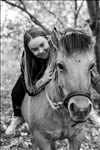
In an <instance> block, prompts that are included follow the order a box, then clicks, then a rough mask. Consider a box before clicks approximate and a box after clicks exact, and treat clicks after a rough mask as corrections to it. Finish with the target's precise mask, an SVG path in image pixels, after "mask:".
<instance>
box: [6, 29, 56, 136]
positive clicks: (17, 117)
mask: <svg viewBox="0 0 100 150" xmlns="http://www.w3.org/2000/svg"><path fill="white" fill-rule="evenodd" d="M24 49H25V51H24V52H23V54H22V62H21V75H20V76H19V78H18V80H17V82H16V84H15V86H14V88H13V90H12V94H11V96H12V105H13V111H14V115H13V117H12V119H11V123H10V125H9V126H8V128H7V130H6V134H8V135H9V134H13V133H14V132H15V129H16V128H17V126H18V125H20V124H21V123H22V122H23V119H22V115H21V103H22V100H23V98H24V96H25V93H26V92H27V93H28V94H29V95H30V96H34V95H35V94H37V93H38V92H40V91H41V87H43V86H44V85H45V84H47V83H48V82H49V81H50V80H51V78H52V73H53V68H54V67H53V65H54V61H53V60H55V59H53V57H54V55H52V51H51V49H50V47H49V40H48V35H47V33H45V32H44V31H43V30H42V29H40V28H36V27H34V28H32V29H30V30H29V31H26V32H25V34H24ZM51 59H52V60H51Z"/></svg>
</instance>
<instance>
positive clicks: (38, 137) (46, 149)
mask: <svg viewBox="0 0 100 150" xmlns="http://www.w3.org/2000/svg"><path fill="white" fill-rule="evenodd" d="M33 135H34V139H35V142H36V144H37V145H38V147H39V148H40V150H54V148H52V147H51V144H50V142H49V141H48V140H47V139H46V138H45V137H44V136H43V135H42V134H41V133H40V132H39V131H34V134H33ZM33 148H34V147H33ZM33 150H34V149H33Z"/></svg>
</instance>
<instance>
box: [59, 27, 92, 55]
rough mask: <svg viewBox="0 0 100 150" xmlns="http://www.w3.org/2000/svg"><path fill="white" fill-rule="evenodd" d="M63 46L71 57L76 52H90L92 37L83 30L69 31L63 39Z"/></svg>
mask: <svg viewBox="0 0 100 150" xmlns="http://www.w3.org/2000/svg"><path fill="white" fill-rule="evenodd" d="M61 44H62V46H63V47H64V48H65V49H66V51H67V53H68V54H70V55H71V54H73V53H74V52H86V51H89V50H90V48H89V46H90V45H91V44H92V36H90V35H89V34H87V33H86V32H84V31H81V30H76V29H67V30H66V31H65V33H64V35H63V36H62V37H61Z"/></svg>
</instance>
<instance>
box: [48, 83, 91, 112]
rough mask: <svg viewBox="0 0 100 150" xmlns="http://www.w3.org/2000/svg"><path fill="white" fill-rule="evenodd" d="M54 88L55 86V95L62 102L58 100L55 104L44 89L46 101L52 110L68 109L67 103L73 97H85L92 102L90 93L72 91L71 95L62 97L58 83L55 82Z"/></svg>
mask: <svg viewBox="0 0 100 150" xmlns="http://www.w3.org/2000/svg"><path fill="white" fill-rule="evenodd" d="M55 86H56V91H57V94H58V95H59V96H60V99H62V101H59V100H58V101H56V102H55V101H54V98H51V97H50V96H49V94H48V90H47V88H45V94H46V97H47V100H48V102H49V104H50V106H51V108H52V109H54V110H58V109H62V108H65V107H68V103H69V101H70V99H71V98H72V97H75V96H84V97H87V98H88V99H90V101H92V100H91V96H90V93H89V92H88V91H85V90H76V91H72V92H71V93H69V94H67V96H64V95H63V94H62V89H61V87H60V86H59V85H58V81H57V80H56V82H55ZM61 96H62V97H61Z"/></svg>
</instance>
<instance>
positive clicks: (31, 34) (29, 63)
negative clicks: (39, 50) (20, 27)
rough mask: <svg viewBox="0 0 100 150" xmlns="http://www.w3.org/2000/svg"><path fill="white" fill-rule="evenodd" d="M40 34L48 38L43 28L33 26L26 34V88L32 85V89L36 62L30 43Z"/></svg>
mask: <svg viewBox="0 0 100 150" xmlns="http://www.w3.org/2000/svg"><path fill="white" fill-rule="evenodd" d="M38 36H44V37H45V38H47V33H46V32H45V31H44V30H42V29H41V28H37V27H33V28H31V29H30V30H28V31H26V32H25V34H24V49H25V56H24V65H25V66H24V68H25V69H24V77H25V84H26V88H27V87H28V85H30V87H31V89H32V87H33V85H32V83H33V81H32V75H33V67H34V64H35V61H36V59H38V58H36V56H34V55H33V53H32V52H31V51H30V49H29V47H28V43H29V42H30V40H31V39H34V38H35V37H38Z"/></svg>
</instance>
